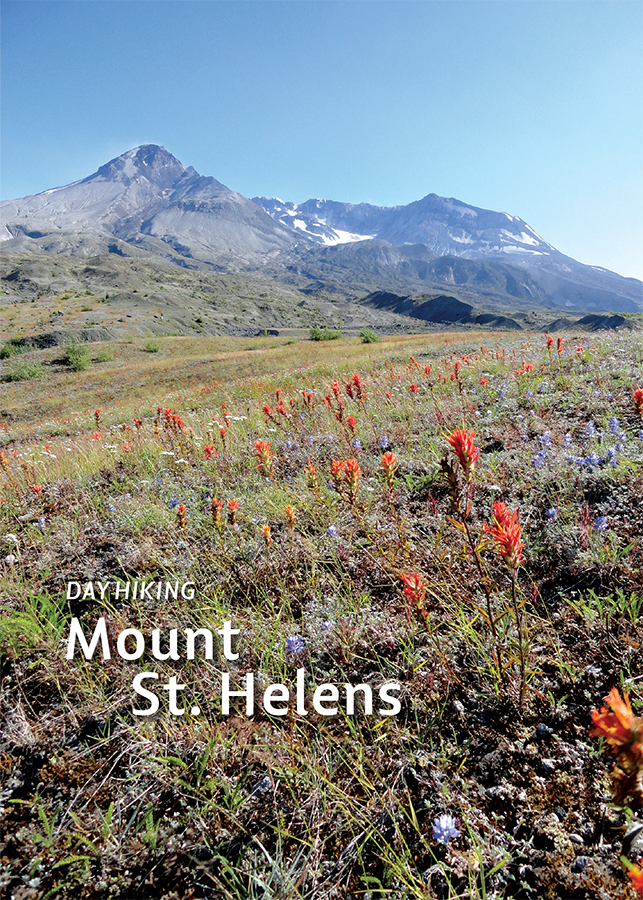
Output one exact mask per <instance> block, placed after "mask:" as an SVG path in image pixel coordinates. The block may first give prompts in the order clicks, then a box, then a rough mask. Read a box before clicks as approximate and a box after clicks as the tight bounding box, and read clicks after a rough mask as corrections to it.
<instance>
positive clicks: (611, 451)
mask: <svg viewBox="0 0 643 900" xmlns="http://www.w3.org/2000/svg"><path fill="white" fill-rule="evenodd" d="M616 451H617V448H616V447H608V449H607V457H608V459H609V461H610V462H611V464H612V467H613V468H614V469H615V468H616V467H617V465H618V459H617V458H616Z"/></svg>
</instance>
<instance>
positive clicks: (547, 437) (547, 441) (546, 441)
mask: <svg viewBox="0 0 643 900" xmlns="http://www.w3.org/2000/svg"><path fill="white" fill-rule="evenodd" d="M538 440H539V441H540V443H541V444H542V445H543V447H546V448H547V449H548V450H551V431H546V432H545V433H544V434H541V435H540V437H539V438H538Z"/></svg>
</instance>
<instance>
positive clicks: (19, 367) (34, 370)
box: [2, 359, 43, 381]
mask: <svg viewBox="0 0 643 900" xmlns="http://www.w3.org/2000/svg"><path fill="white" fill-rule="evenodd" d="M42 374H43V368H42V365H41V364H40V363H39V362H31V361H30V360H28V359H17V360H16V361H15V362H13V363H11V365H10V366H9V367H8V369H7V371H6V372H5V373H4V375H3V376H2V380H3V381H29V380H30V379H31V378H40V376H41V375H42Z"/></svg>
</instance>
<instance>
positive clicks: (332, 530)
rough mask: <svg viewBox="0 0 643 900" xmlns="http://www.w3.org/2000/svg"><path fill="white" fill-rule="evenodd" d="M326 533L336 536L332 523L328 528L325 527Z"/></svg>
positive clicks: (335, 529)
mask: <svg viewBox="0 0 643 900" xmlns="http://www.w3.org/2000/svg"><path fill="white" fill-rule="evenodd" d="M326 534H327V535H328V536H329V537H332V538H336V537H337V536H338V534H337V528H336V527H335V526H334V525H329V526H328V528H327V529H326Z"/></svg>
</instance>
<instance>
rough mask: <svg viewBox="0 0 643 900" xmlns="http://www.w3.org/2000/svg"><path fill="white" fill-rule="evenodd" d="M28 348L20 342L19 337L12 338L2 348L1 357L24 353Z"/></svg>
mask: <svg viewBox="0 0 643 900" xmlns="http://www.w3.org/2000/svg"><path fill="white" fill-rule="evenodd" d="M26 349H27V348H26V347H23V346H21V345H20V344H19V343H18V340H17V338H12V339H11V340H9V341H7V343H6V344H5V345H4V346H3V348H2V349H1V350H0V359H10V358H11V357H12V356H15V355H16V354H17V353H24V352H25V350H26Z"/></svg>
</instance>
